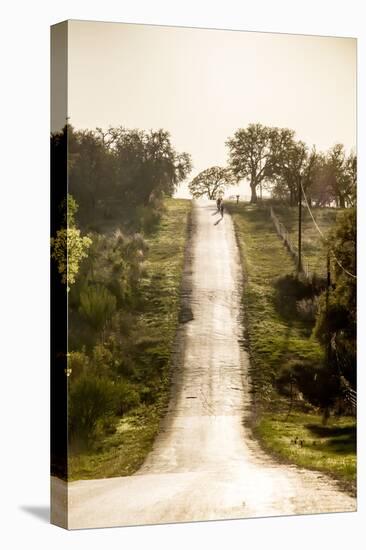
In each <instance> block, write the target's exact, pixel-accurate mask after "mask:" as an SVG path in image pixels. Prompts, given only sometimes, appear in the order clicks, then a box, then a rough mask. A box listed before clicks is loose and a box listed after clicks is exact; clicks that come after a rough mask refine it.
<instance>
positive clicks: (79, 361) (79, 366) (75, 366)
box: [67, 351, 89, 380]
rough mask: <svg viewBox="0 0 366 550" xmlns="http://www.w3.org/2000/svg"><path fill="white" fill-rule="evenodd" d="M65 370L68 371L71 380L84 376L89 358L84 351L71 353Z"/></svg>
mask: <svg viewBox="0 0 366 550" xmlns="http://www.w3.org/2000/svg"><path fill="white" fill-rule="evenodd" d="M67 368H68V369H70V374H71V375H72V379H73V380H74V379H76V378H79V377H80V376H81V375H82V374H86V372H87V370H88V368H89V358H88V356H87V355H86V353H84V351H71V352H70V353H69V354H68V358H67Z"/></svg>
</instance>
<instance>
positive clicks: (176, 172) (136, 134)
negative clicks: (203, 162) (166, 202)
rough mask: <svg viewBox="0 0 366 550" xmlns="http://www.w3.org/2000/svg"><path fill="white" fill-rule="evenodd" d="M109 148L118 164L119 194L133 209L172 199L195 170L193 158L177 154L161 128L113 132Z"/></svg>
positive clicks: (112, 130) (167, 133)
mask: <svg viewBox="0 0 366 550" xmlns="http://www.w3.org/2000/svg"><path fill="white" fill-rule="evenodd" d="M104 139H105V140H106V139H108V138H106V137H104ZM108 148H109V150H111V151H112V153H113V156H114V159H115V163H116V181H117V193H118V194H119V195H120V197H121V198H122V199H124V200H128V202H129V203H130V204H131V205H132V206H133V205H139V204H142V205H145V206H146V205H147V204H149V203H150V202H151V201H153V200H156V199H159V198H160V197H161V196H163V195H168V196H171V195H172V194H173V193H174V191H175V189H176V187H177V185H178V183H180V182H181V181H183V180H184V179H185V178H186V177H187V175H188V174H189V172H190V171H191V169H192V163H191V158H190V155H189V154H188V153H181V154H179V153H177V152H176V151H175V150H174V148H173V147H172V144H171V142H170V134H169V132H167V131H165V130H162V129H160V130H150V131H149V132H145V131H142V130H127V129H125V128H123V127H120V128H114V129H110V130H109V142H108Z"/></svg>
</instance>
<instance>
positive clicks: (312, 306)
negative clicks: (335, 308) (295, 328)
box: [296, 296, 319, 323]
mask: <svg viewBox="0 0 366 550" xmlns="http://www.w3.org/2000/svg"><path fill="white" fill-rule="evenodd" d="M318 308H319V296H314V298H303V299H302V300H299V301H298V302H296V309H297V312H298V314H299V317H300V318H301V319H303V321H306V322H311V323H314V322H315V318H316V314H317V312H318Z"/></svg>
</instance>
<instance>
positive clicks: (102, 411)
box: [69, 374, 116, 443]
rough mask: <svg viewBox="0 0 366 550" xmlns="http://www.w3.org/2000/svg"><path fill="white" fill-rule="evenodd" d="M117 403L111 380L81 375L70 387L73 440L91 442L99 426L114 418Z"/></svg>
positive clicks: (71, 432)
mask: <svg viewBox="0 0 366 550" xmlns="http://www.w3.org/2000/svg"><path fill="white" fill-rule="evenodd" d="M115 403H116V391H115V385H114V383H113V382H111V381H110V380H106V379H103V378H99V377H96V376H91V375H85V374H83V375H81V376H80V377H79V378H78V379H76V380H73V379H72V377H70V385H69V429H70V436H71V439H72V440H75V439H76V440H78V441H81V442H85V443H87V442H89V441H90V440H91V438H92V437H93V435H94V433H95V430H96V427H97V424H98V422H99V421H101V420H103V419H104V420H105V419H106V418H108V417H111V416H113V414H114V410H115Z"/></svg>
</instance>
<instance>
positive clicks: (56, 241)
mask: <svg viewBox="0 0 366 550" xmlns="http://www.w3.org/2000/svg"><path fill="white" fill-rule="evenodd" d="M61 208H62V209H63V210H64V214H63V223H64V224H65V227H61V228H60V229H58V230H57V231H56V235H55V237H52V238H51V257H52V258H53V259H54V260H55V261H56V264H57V269H58V272H59V273H60V275H61V282H62V283H63V284H66V285H67V290H68V291H69V290H70V285H72V284H74V283H75V280H76V275H77V274H78V272H79V266H80V262H81V260H82V259H83V258H87V256H88V253H87V250H88V248H89V247H90V245H91V244H92V240H91V239H90V238H89V237H88V236H84V237H82V236H81V234H80V229H78V228H77V227H76V225H75V214H76V212H77V209H78V205H77V203H76V201H75V200H74V198H73V197H72V196H71V195H67V200H66V204H65V202H64V203H63V204H61Z"/></svg>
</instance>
